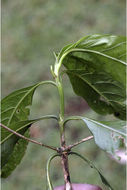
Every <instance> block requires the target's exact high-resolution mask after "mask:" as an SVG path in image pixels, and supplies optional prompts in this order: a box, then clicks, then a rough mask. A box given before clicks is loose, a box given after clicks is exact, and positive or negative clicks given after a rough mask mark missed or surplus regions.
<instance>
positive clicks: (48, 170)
mask: <svg viewBox="0 0 127 190" xmlns="http://www.w3.org/2000/svg"><path fill="white" fill-rule="evenodd" d="M57 156H60V155H59V154H53V155H52V156H51V157H50V158H49V159H48V162H47V168H46V173H47V182H48V186H49V190H53V185H52V182H51V178H50V163H51V161H52V160H53V159H54V158H55V157H57Z"/></svg>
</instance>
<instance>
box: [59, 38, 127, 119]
mask: <svg viewBox="0 0 127 190" xmlns="http://www.w3.org/2000/svg"><path fill="white" fill-rule="evenodd" d="M125 45H126V42H125V37H120V36H112V35H91V36H87V37H84V38H82V39H81V40H79V41H78V42H77V43H75V48H74V46H73V47H72V49H70V50H69V51H68V54H67V52H66V51H65V52H63V55H64V53H66V54H67V55H66V56H65V58H64V59H63V62H62V63H63V65H64V66H65V68H66V69H67V71H66V72H67V74H68V76H69V78H70V81H71V84H72V87H73V90H74V92H75V93H76V94H77V95H79V96H82V97H83V98H84V99H85V100H86V101H87V103H88V104H89V106H90V107H91V108H92V109H93V110H94V111H96V112H97V113H99V114H113V113H114V115H115V116H117V117H119V118H120V119H123V120H125V118H126V108H125V107H126V106H125V97H126V93H125V86H126V63H125V57H124V56H123V55H124V54H125V52H126V48H125V47H126V46H125ZM123 57H124V59H123ZM95 76H96V78H95ZM95 79H96V84H94V82H95ZM101 81H102V82H103V83H102V84H101V86H100V84H99V82H101ZM107 81H108V83H107V84H106V82H107ZM97 83H98V84H97ZM110 85H112V88H111V86H110ZM102 88H103V89H104V88H105V92H103V91H102ZM85 91H86V92H85ZM114 92H115V93H114ZM113 93H114V94H113ZM90 94H93V96H92V95H91V97H89V95H90ZM113 95H114V97H115V100H114V99H113ZM94 101H96V103H94Z"/></svg>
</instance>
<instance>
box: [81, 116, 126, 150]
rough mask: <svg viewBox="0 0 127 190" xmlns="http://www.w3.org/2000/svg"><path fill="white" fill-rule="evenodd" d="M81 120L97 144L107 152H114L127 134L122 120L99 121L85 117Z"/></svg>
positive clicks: (123, 141)
mask: <svg viewBox="0 0 127 190" xmlns="http://www.w3.org/2000/svg"><path fill="white" fill-rule="evenodd" d="M82 120H83V121H84V122H85V123H86V125H87V127H88V128H89V130H90V131H91V133H92V134H93V136H94V139H95V143H96V144H97V146H99V147H100V148H101V149H102V150H104V151H106V152H108V153H109V154H114V153H115V152H116V151H117V150H118V149H119V148H120V147H121V143H124V144H125V138H126V137H127V135H126V128H125V126H126V123H125V122H124V121H110V122H109V121H108V122H99V121H95V120H93V119H89V118H86V117H83V118H82Z"/></svg>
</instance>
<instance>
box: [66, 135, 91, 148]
mask: <svg viewBox="0 0 127 190" xmlns="http://www.w3.org/2000/svg"><path fill="white" fill-rule="evenodd" d="M91 139H93V136H89V137H86V138H84V139H82V140H80V141H78V142H76V143H74V144H72V145H69V146H68V147H67V149H69V150H70V149H72V148H73V147H75V146H77V145H79V144H81V143H83V142H86V141H88V140H91Z"/></svg>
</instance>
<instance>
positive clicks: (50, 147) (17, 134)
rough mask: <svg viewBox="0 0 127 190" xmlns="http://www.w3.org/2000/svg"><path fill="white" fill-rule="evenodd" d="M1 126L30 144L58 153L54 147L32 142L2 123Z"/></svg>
mask: <svg viewBox="0 0 127 190" xmlns="http://www.w3.org/2000/svg"><path fill="white" fill-rule="evenodd" d="M0 126H1V127H3V128H4V129H6V130H8V131H9V132H11V133H13V134H14V135H16V136H18V137H20V138H22V139H24V140H26V141H29V142H32V143H34V144H37V145H40V146H43V147H46V148H49V149H52V150H55V151H57V148H56V147H53V146H48V145H46V144H43V143H41V142H38V141H35V140H32V139H30V138H27V137H25V136H23V135H21V134H20V133H17V132H16V131H13V130H12V129H10V128H8V127H7V126H5V125H3V124H2V123H0Z"/></svg>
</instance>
